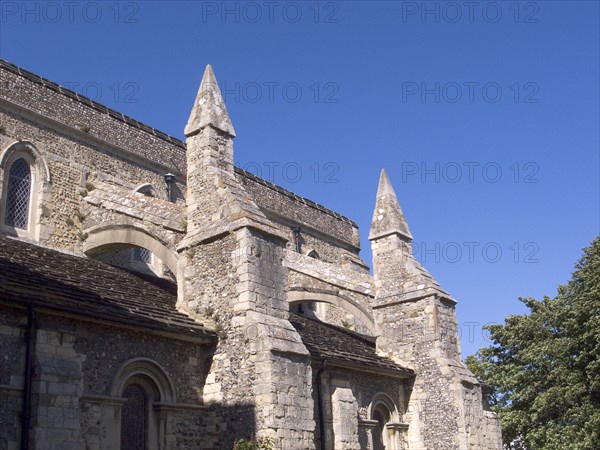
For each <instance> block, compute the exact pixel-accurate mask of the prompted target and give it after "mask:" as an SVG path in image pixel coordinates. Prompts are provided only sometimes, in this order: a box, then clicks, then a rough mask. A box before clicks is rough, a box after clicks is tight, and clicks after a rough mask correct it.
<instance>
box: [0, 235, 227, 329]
mask: <svg viewBox="0 0 600 450" xmlns="http://www.w3.org/2000/svg"><path fill="white" fill-rule="evenodd" d="M176 291H177V287H176V286H175V284H174V283H172V282H170V281H168V280H164V279H160V278H157V277H149V276H142V275H138V274H135V273H132V272H128V271H126V270H123V269H119V268H116V267H113V266H110V265H108V264H105V263H102V262H100V261H95V260H93V259H89V258H85V257H80V256H74V255H69V254H66V253H62V252H59V251H57V250H52V249H49V248H46V247H41V246H38V245H35V244H30V243H28V242H23V241H19V240H17V239H12V238H8V237H4V236H0V302H2V303H6V302H11V303H20V304H27V303H31V304H33V305H36V306H38V307H40V308H44V309H49V310H54V311H59V312H63V313H69V314H74V315H77V316H84V317H89V318H93V319H100V320H103V321H108V322H113V323H120V324H126V325H130V326H131V325H133V326H136V327H142V328H147V329H151V330H156V331H160V332H168V333H171V334H177V335H186V336H189V337H194V338H205V339H210V340H213V339H215V340H216V337H215V334H214V333H213V332H212V331H209V330H207V329H205V328H203V327H202V325H200V324H199V323H197V322H195V321H194V320H192V319H191V318H189V317H188V316H186V315H185V314H182V313H180V312H178V311H177V310H176V309H175V301H176Z"/></svg>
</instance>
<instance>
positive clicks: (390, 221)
mask: <svg viewBox="0 0 600 450" xmlns="http://www.w3.org/2000/svg"><path fill="white" fill-rule="evenodd" d="M394 233H396V234H399V235H401V236H403V237H404V238H405V239H409V240H412V238H413V237H412V234H411V233H410V230H409V229H408V224H407V223H406V219H405V218H404V214H403V213H402V208H400V204H399V203H398V198H397V197H396V193H395V192H394V188H393V187H392V183H391V182H390V179H389V178H388V176H387V173H386V171H385V169H381V176H380V177H379V187H378V188H377V199H376V203H375V211H373V220H372V221H371V230H370V233H369V239H371V240H372V239H377V238H379V237H383V236H387V235H389V234H394Z"/></svg>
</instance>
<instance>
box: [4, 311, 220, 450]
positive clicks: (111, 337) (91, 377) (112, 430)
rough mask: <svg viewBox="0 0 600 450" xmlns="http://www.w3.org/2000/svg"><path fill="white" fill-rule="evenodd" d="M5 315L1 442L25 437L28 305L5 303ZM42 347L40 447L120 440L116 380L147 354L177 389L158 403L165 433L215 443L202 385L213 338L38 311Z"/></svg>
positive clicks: (35, 426)
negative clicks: (193, 338) (185, 337)
mask: <svg viewBox="0 0 600 450" xmlns="http://www.w3.org/2000/svg"><path fill="white" fill-rule="evenodd" d="M1 320H2V323H1V325H0V333H1V336H2V344H3V349H7V352H8V353H6V355H7V356H8V357H7V358H2V360H1V361H0V376H1V377H2V378H1V380H0V381H1V382H0V391H2V393H3V398H4V395H5V394H8V395H7V396H6V397H7V399H8V401H6V402H5V401H3V402H1V403H0V417H1V418H2V420H1V421H0V423H1V424H2V436H3V437H6V438H7V439H4V438H3V439H2V440H1V441H2V443H0V448H2V449H13V448H18V442H19V440H20V439H19V437H18V433H19V422H20V420H19V412H20V411H21V401H22V399H21V396H22V386H23V373H24V354H25V352H24V328H25V321H26V320H25V311H24V310H20V309H11V308H5V307H4V306H3V311H2V316H1ZM34 354H35V356H34V378H33V383H32V393H33V410H32V422H31V430H32V431H31V439H32V442H31V445H32V448H36V449H40V450H42V449H48V450H68V449H78V450H79V449H81V448H86V449H98V450H113V449H114V448H116V447H117V446H118V442H119V435H118V433H119V429H120V428H119V427H120V410H121V406H122V404H123V399H122V398H121V392H119V391H115V389H116V387H115V383H116V380H117V379H118V374H119V373H120V369H122V368H123V367H124V365H125V364H126V363H127V362H128V361H132V360H134V359H140V358H141V359H142V360H143V361H146V360H148V361H151V362H152V363H150V364H156V365H157V366H160V367H162V368H163V369H164V372H165V374H166V376H167V377H168V379H169V380H170V382H171V383H172V387H173V389H174V392H173V398H172V399H165V398H160V399H156V400H157V401H159V402H162V403H156V406H155V409H156V408H158V410H159V411H160V413H159V414H160V417H161V420H163V421H165V428H164V430H163V432H162V434H161V436H160V439H161V440H162V441H163V442H165V443H168V447H167V448H169V449H190V450H191V449H198V448H207V449H208V448H213V447H212V443H214V442H215V440H216V425H215V423H216V421H217V420H218V419H217V416H216V411H212V410H209V409H206V408H204V406H203V402H202V390H201V388H200V387H201V386H202V385H203V384H204V379H205V377H206V375H207V368H208V367H207V364H208V361H209V360H210V357H211V354H212V349H211V348H209V347H207V346H206V345H205V344H199V343H192V342H189V341H182V340H176V339H172V338H167V337H164V336H160V335H152V334H149V333H148V332H144V331H143V330H139V331H133V330H131V329H125V328H115V327H109V326H106V325H101V324H92V323H90V322H81V321H78V320H69V319H64V318H59V317H57V316H54V315H52V316H51V315H47V314H44V313H40V312H38V313H37V314H36V334H35V353H34ZM167 388H168V387H167ZM167 390H168V389H167ZM156 419H157V421H158V420H159V419H158V417H157V418H156ZM182 430H185V433H184V435H181V436H180V435H178V433H179V432H181V431H182ZM211 430H212V431H211ZM211 433H213V434H212V435H211ZM158 438H159V436H158V435H157V439H158ZM151 448H154V447H152V446H151Z"/></svg>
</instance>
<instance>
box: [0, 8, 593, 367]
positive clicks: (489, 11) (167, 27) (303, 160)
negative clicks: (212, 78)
mask: <svg viewBox="0 0 600 450" xmlns="http://www.w3.org/2000/svg"><path fill="white" fill-rule="evenodd" d="M465 3H466V4H465ZM598 5H599V3H598V2H596V1H570V2H566V1H564V2H563V1H531V2H515V1H507V2H472V3H468V2H426V3H423V2H420V1H419V2H410V1H409V2H406V1H397V2H391V1H390V2H362V1H346V2H318V3H317V2H312V1H307V2H287V1H281V2H280V1H273V2H262V1H259V2H227V3H223V2H158V1H157V2H150V1H148V2H146V1H143V2H111V1H108V2H93V1H92V2H85V1H83V2H78V1H76V2H61V1H58V2H27V3H23V2H20V1H18V2H11V1H4V2H2V3H1V4H0V12H1V17H0V26H1V28H0V56H1V57H2V58H4V59H7V60H9V61H11V62H13V63H15V64H17V65H19V66H22V67H23V68H25V69H27V70H30V71H33V72H35V73H38V74H40V75H42V76H44V77H47V78H49V79H51V80H53V81H56V82H58V83H61V84H63V85H67V86H68V87H71V88H72V89H74V90H75V91H78V92H80V93H83V94H86V95H88V96H89V97H91V98H93V99H96V100H97V101H99V102H101V103H103V104H105V105H107V106H109V107H112V108H115V109H117V110H119V111H121V112H123V113H124V114H127V115H130V116H132V117H134V118H136V119H138V120H140V121H142V122H145V123H147V124H149V125H151V126H154V127H156V128H158V129H160V130H162V131H164V132H166V133H169V134H171V135H174V136H176V137H179V138H183V128H184V126H185V123H186V121H187V117H188V115H189V112H190V109H191V106H192V103H193V100H194V97H195V94H196V91H197V89H198V85H199V82H200V78H201V76H202V72H203V70H204V66H205V65H206V64H207V63H210V64H212V66H213V68H214V70H215V72H216V75H217V78H218V80H219V82H220V84H221V88H222V90H223V91H224V95H225V100H226V103H227V106H228V109H229V112H230V115H231V118H232V121H233V124H234V127H235V129H236V132H237V135H238V137H237V139H236V141H235V159H236V162H237V163H238V164H239V165H240V166H241V167H243V168H245V169H248V170H250V171H252V172H254V173H256V174H258V175H260V176H262V177H263V178H267V179H269V180H270V181H273V182H275V183H277V184H279V185H281V186H283V187H285V188H288V189H291V190H293V191H295V192H296V193H298V194H300V195H303V196H306V197H308V198H310V199H312V200H315V201H317V202H319V203H321V204H324V205H326V206H328V207H330V208H332V209H334V210H337V211H339V212H341V213H342V214H345V215H347V216H349V217H351V218H352V219H354V220H355V221H356V222H357V223H358V225H359V227H360V230H361V242H362V252H361V254H362V256H363V258H364V259H365V260H366V261H367V262H368V263H369V264H370V259H371V254H370V248H369V242H368V240H367V235H368V229H369V223H370V220H371V215H372V211H373V206H374V197H375V192H376V188H377V181H378V177H379V171H380V170H381V168H382V167H385V168H386V169H387V170H388V173H389V175H390V178H391V180H392V183H393V184H394V187H395V189H396V193H397V195H398V198H399V200H400V202H401V205H402V208H403V210H404V213H405V215H406V217H407V220H408V223H409V226H410V228H411V231H412V234H413V236H414V238H415V241H414V242H415V253H416V255H417V257H418V258H419V259H420V260H421V261H422V262H423V263H424V264H425V266H426V267H427V268H428V269H429V271H430V272H431V273H432V274H433V275H434V276H435V277H436V278H437V279H438V281H439V282H440V283H441V284H442V285H443V286H444V287H445V288H446V289H447V290H448V291H449V292H450V293H451V294H452V295H453V296H454V297H455V298H456V299H457V300H458V301H459V304H458V307H457V313H458V322H459V326H460V327H461V329H462V346H463V356H466V355H468V354H471V353H473V352H474V351H476V350H477V348H479V347H481V346H485V345H487V342H486V339H485V335H484V334H483V333H482V332H481V329H480V326H481V325H482V324H485V323H489V322H502V321H503V320H504V317H505V316H507V315H509V314H515V313H522V312H524V308H523V307H522V306H521V304H520V303H519V302H518V301H517V297H519V296H533V297H536V298H541V297H542V296H543V295H550V296H553V295H555V293H556V286H557V284H559V283H564V282H566V281H568V279H569V278H570V274H571V272H572V270H573V265H574V263H575V262H576V261H577V260H578V259H579V257H580V256H581V248H582V247H584V246H586V245H588V244H589V243H590V242H591V240H592V239H593V238H594V237H595V236H596V235H597V234H598V233H599V224H600V218H599V214H600V213H599V191H600V188H599V187H600V183H599V146H600V144H599V120H600V118H599V92H598V86H599V81H600V80H599V53H600V51H599V42H600V37H599V29H600V25H599V6H598Z"/></svg>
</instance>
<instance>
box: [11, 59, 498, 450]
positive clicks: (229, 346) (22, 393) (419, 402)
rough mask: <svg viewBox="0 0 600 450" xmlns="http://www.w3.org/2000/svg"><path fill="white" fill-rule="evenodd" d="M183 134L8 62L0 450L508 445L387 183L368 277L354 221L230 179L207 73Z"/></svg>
mask: <svg viewBox="0 0 600 450" xmlns="http://www.w3.org/2000/svg"><path fill="white" fill-rule="evenodd" d="M192 100H193V99H190V104H191V103H192ZM188 107H189V105H182V108H185V109H187V108H188ZM184 125H185V136H186V140H185V142H182V141H180V140H178V139H176V138H174V137H172V136H169V135H167V134H165V133H162V132H160V131H158V130H156V129H154V128H151V127H149V126H148V125H145V124H143V123H141V122H138V121H136V120H134V119H132V118H130V117H127V116H125V115H123V114H121V113H119V112H117V111H115V110H112V109H109V108H107V107H105V106H103V105H101V104H99V103H97V102H95V101H92V100H90V99H88V98H86V97H83V96H81V95H79V94H77V93H75V92H73V91H70V90H68V89H65V88H64V87H62V86H60V85H58V84H56V83H54V82H52V81H50V80H47V79H45V78H43V77H41V76H38V75H36V74H33V73H31V72H28V71H27V70H24V69H22V68H20V67H17V66H15V65H13V64H11V63H9V62H7V61H3V60H0V349H1V353H0V399H1V401H0V450H27V449H37V450H119V449H120V450H213V449H214V450H232V449H233V448H234V445H235V442H236V441H238V440H239V439H246V440H248V441H251V440H256V441H261V440H262V441H263V442H271V443H272V448H273V449H280V450H342V449H343V450H350V449H352V450H354V449H370V450H382V449H386V450H400V449H407V450H408V449H410V450H500V449H501V448H502V444H501V433H500V427H499V421H498V418H497V416H496V415H495V414H494V413H493V412H492V411H490V410H489V408H488V405H487V402H486V400H485V386H484V385H482V384H481V383H480V382H479V381H478V380H477V379H476V378H475V377H474V376H473V374H472V373H471V372H470V371H469V370H468V369H467V368H466V367H465V366H464V364H463V363H462V362H461V358H460V346H459V339H458V330H457V328H458V327H457V320H456V312H455V305H456V300H454V299H453V298H452V296H451V295H450V294H449V293H448V292H446V291H445V290H444V289H443V288H442V287H441V286H440V285H439V284H438V283H437V281H436V280H435V279H434V278H433V277H432V276H431V275H430V274H429V272H428V271H427V270H426V269H425V268H424V267H423V266H422V265H421V264H420V263H419V262H418V261H417V260H416V258H415V257H414V256H413V254H412V251H411V242H412V239H413V236H412V233H411V231H410V230H409V227H408V225H407V222H406V220H405V217H404V215H403V212H402V210H401V208H400V205H399V202H398V198H397V196H396V194H395V192H394V189H393V187H392V184H391V183H390V180H389V178H388V176H387V174H386V172H385V171H384V170H382V172H381V176H380V179H379V187H378V191H377V196H376V198H375V199H374V213H373V219H372V224H371V228H370V230H369V240H370V242H371V248H372V253H373V261H372V274H371V269H370V266H369V265H368V264H367V262H365V261H363V260H362V259H361V257H360V240H359V230H358V227H357V225H356V224H355V223H354V222H353V221H352V220H351V219H349V218H347V217H344V216H343V215H341V214H339V213H337V212H335V211H332V210H330V209H328V208H326V207H324V206H322V205H319V204H317V203H315V202H313V201H311V200H309V199H306V198H303V197H300V196H298V195H296V194H294V193H293V192H290V191H288V190H286V189H283V188H281V187H279V186H277V185H275V184H273V183H270V182H269V181H266V180H264V179H262V178H259V177H257V176H255V175H253V174H251V173H249V172H246V171H244V170H241V169H240V168H238V167H235V165H234V153H233V151H234V150H233V141H234V138H235V131H234V128H233V125H232V122H231V120H230V117H229V114H228V112H227V108H226V106H225V103H224V101H223V98H222V95H221V92H220V89H219V86H218V83H217V81H216V79H215V76H214V73H213V70H212V68H211V67H210V66H207V67H206V70H205V71H204V76H203V77H202V81H201V83H200V88H199V90H198V95H197V97H196V99H195V100H194V101H193V106H192V108H191V114H190V116H189V120H188V122H187V125H186V124H182V127H183V126H184ZM359 181H360V182H363V183H365V186H364V188H365V189H369V188H370V187H371V186H373V187H374V185H375V183H376V182H377V180H367V179H364V180H359ZM414 231H415V232H418V230H414Z"/></svg>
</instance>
